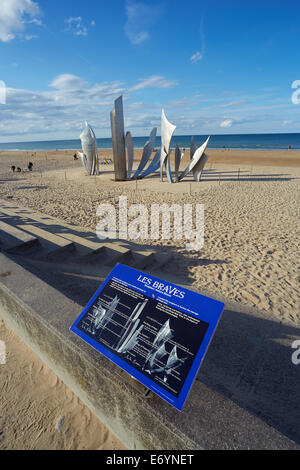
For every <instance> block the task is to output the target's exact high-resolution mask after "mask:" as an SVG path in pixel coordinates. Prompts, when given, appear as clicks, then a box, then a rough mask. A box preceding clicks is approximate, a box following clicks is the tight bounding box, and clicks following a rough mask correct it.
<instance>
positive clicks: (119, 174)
mask: <svg viewBox="0 0 300 470" xmlns="http://www.w3.org/2000/svg"><path fill="white" fill-rule="evenodd" d="M175 129H176V126H175V125H174V124H171V123H170V122H169V121H168V119H167V117H166V115H165V111H164V109H163V110H162V113H161V147H160V149H158V150H157V151H156V153H155V155H154V157H153V158H152V161H151V155H152V153H153V149H154V147H155V139H156V133H157V129H156V128H154V129H152V131H151V134H150V138H149V140H148V142H146V144H145V146H144V149H143V153H142V158H141V161H140V163H139V165H138V167H137V169H136V170H135V172H134V174H133V176H132V172H133V161H134V145H133V139H132V135H131V133H130V132H127V134H126V137H125V135H124V115H123V101H122V96H120V97H119V98H118V99H117V100H116V101H115V107H114V109H113V110H112V112H111V131H112V142H113V154H114V164H115V179H116V181H124V180H130V179H131V180H132V179H133V180H135V179H141V178H144V177H145V176H148V175H150V174H151V173H155V172H156V171H157V170H158V169H160V180H161V181H163V172H164V170H165V171H166V174H167V178H168V181H169V183H173V182H174V180H173V176H172V169H171V158H170V157H171V153H172V150H171V141H172V137H173V134H174V132H175ZM209 139H210V137H209V138H208V139H207V140H206V141H205V142H204V144H203V145H201V146H200V147H199V148H197V146H196V144H195V141H194V138H193V139H192V141H191V146H190V156H191V161H190V163H189V164H188V166H187V167H186V169H185V170H184V171H183V172H182V173H181V174H180V175H179V167H180V163H181V160H182V158H183V156H184V152H182V151H181V150H180V149H179V147H178V146H176V149H175V182H179V181H181V180H182V179H183V178H184V177H185V176H186V175H187V174H188V173H190V172H192V173H193V176H194V179H195V181H198V182H199V181H200V179H201V174H202V171H203V169H204V166H205V164H206V162H207V160H208V156H207V155H206V154H205V150H206V147H207V145H208V142H209ZM126 149H127V160H128V167H127V162H126ZM148 163H149V165H148V167H147V164H148ZM146 167H147V168H146Z"/></svg>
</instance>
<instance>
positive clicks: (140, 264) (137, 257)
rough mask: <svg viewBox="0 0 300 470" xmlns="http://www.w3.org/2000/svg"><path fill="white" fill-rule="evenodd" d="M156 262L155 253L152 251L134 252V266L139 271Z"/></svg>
mask: <svg viewBox="0 0 300 470" xmlns="http://www.w3.org/2000/svg"><path fill="white" fill-rule="evenodd" d="M154 261H155V256H154V252H153V251H151V250H139V251H134V264H133V266H134V267H135V268H137V269H145V268H147V267H148V266H150V265H151V264H153V262H154Z"/></svg>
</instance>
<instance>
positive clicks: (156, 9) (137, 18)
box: [125, 0, 162, 45]
mask: <svg viewBox="0 0 300 470" xmlns="http://www.w3.org/2000/svg"><path fill="white" fill-rule="evenodd" d="M161 14H162V7H161V6H158V5H157V6H153V5H151V6H149V5H146V4H145V3H140V2H135V1H133V0H127V2H126V15H127V21H126V24H125V34H126V36H127V37H128V39H129V40H130V42H131V43H132V44H134V45H138V44H142V43H143V42H145V41H146V40H147V39H149V38H150V34H149V29H150V28H151V26H152V25H153V24H154V23H155V22H156V21H157V20H158V18H159V17H160V16H161Z"/></svg>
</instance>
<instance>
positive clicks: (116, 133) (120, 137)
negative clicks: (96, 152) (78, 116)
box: [110, 96, 127, 181]
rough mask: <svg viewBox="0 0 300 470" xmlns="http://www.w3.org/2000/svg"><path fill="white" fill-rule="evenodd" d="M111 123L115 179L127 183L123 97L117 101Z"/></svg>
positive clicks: (111, 115) (111, 114)
mask: <svg viewBox="0 0 300 470" xmlns="http://www.w3.org/2000/svg"><path fill="white" fill-rule="evenodd" d="M110 121H111V134H112V144H113V155H114V166H115V179H116V181H125V180H127V172H126V151H125V136H124V114H123V98H122V96H120V97H119V98H118V99H117V100H116V101H115V108H114V109H113V110H112V112H111V113H110Z"/></svg>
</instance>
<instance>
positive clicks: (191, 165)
mask: <svg viewBox="0 0 300 470" xmlns="http://www.w3.org/2000/svg"><path fill="white" fill-rule="evenodd" d="M209 139H210V137H208V139H207V140H206V141H205V142H204V144H203V145H201V147H199V148H198V149H197V150H196V152H195V153H194V156H193V158H192V160H191V161H190V163H189V164H188V166H187V167H186V169H185V170H184V171H183V172H182V173H181V175H180V176H179V178H178V181H181V180H182V179H183V178H184V177H185V176H186V175H187V174H188V173H189V172H190V171H192V170H193V168H194V167H195V166H196V165H197V163H198V162H199V160H200V158H201V157H202V155H203V153H204V152H205V150H206V147H207V145H208V142H209Z"/></svg>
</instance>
